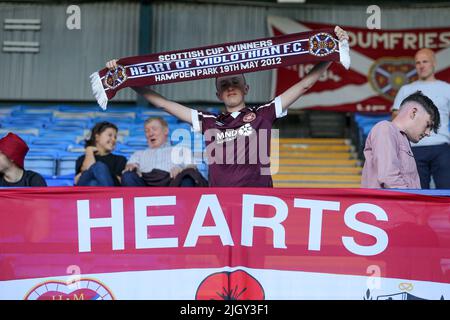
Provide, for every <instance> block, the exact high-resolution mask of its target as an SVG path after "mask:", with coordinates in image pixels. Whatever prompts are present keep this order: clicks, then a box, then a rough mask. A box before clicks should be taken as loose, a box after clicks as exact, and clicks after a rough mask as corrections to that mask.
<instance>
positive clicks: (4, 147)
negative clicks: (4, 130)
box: [0, 132, 29, 169]
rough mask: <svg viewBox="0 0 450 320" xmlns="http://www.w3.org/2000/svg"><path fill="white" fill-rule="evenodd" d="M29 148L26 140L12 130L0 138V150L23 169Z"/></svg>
mask: <svg viewBox="0 0 450 320" xmlns="http://www.w3.org/2000/svg"><path fill="white" fill-rule="evenodd" d="M28 150H29V148H28V146H27V144H26V143H25V141H23V140H22V139H21V138H20V137H19V136H18V135H16V134H14V133H12V132H9V133H8V134H7V135H6V136H4V137H3V138H1V139H0V151H1V152H2V153H3V154H4V155H5V156H7V157H8V158H9V160H11V161H12V162H14V163H15V164H16V165H17V166H19V167H21V168H22V169H23V162H24V160H25V155H26V154H27V152H28Z"/></svg>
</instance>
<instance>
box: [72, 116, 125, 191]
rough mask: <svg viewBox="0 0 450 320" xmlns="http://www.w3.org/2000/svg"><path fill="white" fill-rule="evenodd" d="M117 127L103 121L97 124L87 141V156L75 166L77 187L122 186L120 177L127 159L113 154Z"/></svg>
mask: <svg viewBox="0 0 450 320" xmlns="http://www.w3.org/2000/svg"><path fill="white" fill-rule="evenodd" d="M117 131H118V129H117V127H116V125H115V124H113V123H110V122H107V121H103V122H99V123H97V124H96V125H95V126H94V128H92V130H91V135H90V137H89V139H87V140H86V144H85V154H84V155H82V156H80V157H79V158H78V159H77V162H76V165H75V172H76V175H75V185H76V186H120V177H121V174H122V171H123V170H124V169H125V165H126V163H127V159H126V158H125V157H124V156H118V155H115V154H113V153H112V152H113V150H114V148H115V147H116V140H117Z"/></svg>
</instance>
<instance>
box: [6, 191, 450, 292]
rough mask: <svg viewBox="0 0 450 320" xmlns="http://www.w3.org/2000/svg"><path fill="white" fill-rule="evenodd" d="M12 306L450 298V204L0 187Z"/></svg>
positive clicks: (399, 198) (413, 198)
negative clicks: (122, 301)
mask: <svg viewBox="0 0 450 320" xmlns="http://www.w3.org/2000/svg"><path fill="white" fill-rule="evenodd" d="M0 199H1V201H0V219H1V220H2V221H8V223H2V224H0V299H27V300H87V299H90V300H113V299H153V300H159V299H165V300H211V299H218V300H237V299H246V300H277V299H286V300H291V299H358V300H377V299H402V300H405V299H408V300H409V299H433V300H438V299H449V298H450V238H449V236H448V235H449V234H450V198H448V197H436V196H424V195H415V194H409V193H403V192H394V191H384V190H367V189H289V188H286V189H282V188H279V189H270V188H267V189H266V188H157V187H155V188H120V187H117V188H100V187H84V188H83V187H70V188H65V187H62V188H33V189H25V188H24V189H10V190H7V189H2V190H0Z"/></svg>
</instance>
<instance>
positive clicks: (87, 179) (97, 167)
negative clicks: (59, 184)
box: [77, 161, 114, 187]
mask: <svg viewBox="0 0 450 320" xmlns="http://www.w3.org/2000/svg"><path fill="white" fill-rule="evenodd" d="M77 186H102V187H112V186H114V180H113V178H112V177H111V173H110V172H109V168H108V166H107V165H106V164H104V163H103V162H100V161H97V162H96V163H94V164H93V165H92V166H91V167H90V168H89V169H88V170H86V171H84V172H83V173H82V174H81V176H80V179H79V180H78V184H77Z"/></svg>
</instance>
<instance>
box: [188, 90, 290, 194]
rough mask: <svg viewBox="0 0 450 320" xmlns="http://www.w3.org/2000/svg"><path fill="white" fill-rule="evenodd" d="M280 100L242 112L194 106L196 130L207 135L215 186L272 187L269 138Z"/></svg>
mask: <svg viewBox="0 0 450 320" xmlns="http://www.w3.org/2000/svg"><path fill="white" fill-rule="evenodd" d="M285 114H286V112H285V113H282V112H281V101H280V99H279V98H278V97H277V98H276V99H275V100H273V101H272V102H270V103H268V104H265V105H262V106H256V107H246V108H244V109H242V110H241V111H239V112H233V113H228V112H227V113H221V114H220V115H216V114H213V113H209V112H203V111H196V110H193V114H192V120H193V124H192V125H193V127H194V130H196V131H199V130H201V132H202V133H203V135H204V138H205V143H206V149H205V152H206V156H207V160H208V167H209V178H208V180H209V185H210V186H212V187H272V176H271V175H270V140H271V139H270V138H271V132H272V125H273V123H274V122H275V120H276V119H277V118H279V117H282V116H284V115H285Z"/></svg>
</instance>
